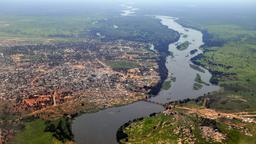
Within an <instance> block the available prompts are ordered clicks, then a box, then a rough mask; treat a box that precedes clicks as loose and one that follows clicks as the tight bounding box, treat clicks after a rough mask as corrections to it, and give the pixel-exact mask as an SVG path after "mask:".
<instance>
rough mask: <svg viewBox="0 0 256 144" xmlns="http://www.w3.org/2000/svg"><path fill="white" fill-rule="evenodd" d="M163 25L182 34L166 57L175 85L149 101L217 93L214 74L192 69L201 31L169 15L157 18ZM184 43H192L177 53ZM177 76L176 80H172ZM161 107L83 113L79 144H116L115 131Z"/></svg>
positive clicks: (76, 129)
mask: <svg viewBox="0 0 256 144" xmlns="http://www.w3.org/2000/svg"><path fill="white" fill-rule="evenodd" d="M156 18H157V19H160V21H161V24H162V25H165V26H168V28H169V29H173V30H175V31H177V32H179V33H180V34H181V37H180V39H179V40H178V41H177V42H176V43H172V44H170V45H169V51H170V52H171V53H172V55H170V56H168V57H167V60H166V67H167V69H168V72H169V74H168V79H167V80H166V81H169V80H172V86H171V88H170V89H168V90H161V91H160V92H159V94H158V95H157V96H155V97H152V98H150V99H149V101H152V102H157V103H162V104H164V103H168V102H171V101H177V100H183V99H186V98H196V97H199V96H203V95H204V94H207V93H208V92H213V91H218V90H219V87H218V86H214V85H212V84H210V83H209V80H210V78H211V74H210V73H209V71H207V70H206V69H203V68H201V67H200V68H201V69H203V70H204V72H200V71H197V70H195V69H193V68H192V67H191V66H190V65H191V64H192V63H191V61H190V58H192V57H194V56H196V55H198V54H200V53H202V50H200V49H199V48H200V46H201V45H203V39H202V37H203V34H202V33H201V32H200V31H197V30H194V29H191V28H185V27H183V26H182V25H180V24H178V23H177V22H176V20H177V18H172V17H167V16H157V17H156ZM185 41H188V42H190V45H189V47H188V48H187V49H186V50H182V51H181V50H178V49H177V45H178V44H181V43H183V42H185ZM195 49H196V50H197V52H196V53H195V54H193V55H192V54H190V51H191V50H195ZM197 74H199V75H200V76H201V79H202V80H203V81H204V82H207V83H209V85H204V86H203V87H202V88H201V89H199V90H194V89H193V85H194V83H195V78H196V75H197ZM174 77H175V81H174V80H173V78H174ZM163 110H164V108H163V107H162V106H161V105H156V104H152V103H149V102H145V101H139V102H135V103H133V104H129V105H126V106H120V107H114V108H109V109H105V110H101V111H99V112H96V113H89V114H83V115H81V116H79V117H77V118H75V120H74V121H73V124H72V132H73V134H74V138H75V141H76V142H77V143H78V144H87V143H88V144H115V143H117V142H116V132H117V130H118V128H119V127H120V126H122V125H123V124H124V123H126V122H128V121H130V120H134V119H137V118H141V117H146V116H149V115H150V114H151V113H158V112H161V111H163Z"/></svg>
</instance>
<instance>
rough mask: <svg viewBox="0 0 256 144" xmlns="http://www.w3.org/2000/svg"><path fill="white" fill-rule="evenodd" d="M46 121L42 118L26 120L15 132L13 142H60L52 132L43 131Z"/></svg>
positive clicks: (18, 143)
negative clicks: (18, 130)
mask: <svg viewBox="0 0 256 144" xmlns="http://www.w3.org/2000/svg"><path fill="white" fill-rule="evenodd" d="M45 128H46V123H45V121H43V120H35V121H32V122H28V123H26V125H25V128H24V129H23V130H22V131H21V132H19V133H18V134H17V136H16V137H15V139H14V141H13V142H11V143H13V144H35V143H37V144H53V143H55V144H58V143H61V142H60V141H58V140H57V139H56V138H54V136H53V134H52V133H50V132H45Z"/></svg>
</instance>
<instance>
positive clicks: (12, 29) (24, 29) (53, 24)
mask: <svg viewBox="0 0 256 144" xmlns="http://www.w3.org/2000/svg"><path fill="white" fill-rule="evenodd" d="M0 18H1V23H0V38H8V39H9V38H72V37H73V38H74V37H78V36H81V32H82V31H85V30H88V29H89V28H90V27H91V26H92V25H93V24H94V23H95V21H97V18H96V17H95V18H91V17H88V16H8V17H4V16H1V17H0Z"/></svg>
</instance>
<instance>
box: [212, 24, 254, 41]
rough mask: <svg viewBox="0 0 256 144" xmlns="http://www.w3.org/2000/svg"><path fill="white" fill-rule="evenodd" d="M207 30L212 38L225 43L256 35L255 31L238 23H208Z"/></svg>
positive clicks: (249, 38)
mask: <svg viewBox="0 0 256 144" xmlns="http://www.w3.org/2000/svg"><path fill="white" fill-rule="evenodd" d="M207 30H208V32H209V33H210V34H211V35H212V39H215V40H221V41H224V42H225V43H227V42H233V41H248V40H252V39H253V38H255V37H256V31H254V30H251V29H247V28H244V27H242V26H238V25H235V24H233V25H231V24H226V25H208V26H207Z"/></svg>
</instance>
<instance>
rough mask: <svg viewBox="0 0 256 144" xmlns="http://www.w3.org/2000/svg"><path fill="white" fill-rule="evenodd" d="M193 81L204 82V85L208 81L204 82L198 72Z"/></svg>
mask: <svg viewBox="0 0 256 144" xmlns="http://www.w3.org/2000/svg"><path fill="white" fill-rule="evenodd" d="M195 82H197V83H200V84H204V85H209V84H208V83H206V82H204V81H203V80H202V78H201V76H200V74H196V78H195Z"/></svg>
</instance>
